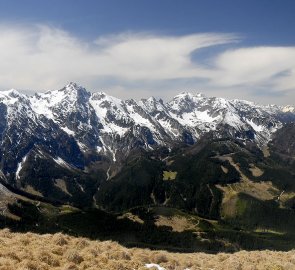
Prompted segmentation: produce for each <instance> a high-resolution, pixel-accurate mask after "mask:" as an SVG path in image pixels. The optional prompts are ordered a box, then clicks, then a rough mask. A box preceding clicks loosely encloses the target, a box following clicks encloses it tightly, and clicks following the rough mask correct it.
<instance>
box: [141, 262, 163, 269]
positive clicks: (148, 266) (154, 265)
mask: <svg viewBox="0 0 295 270" xmlns="http://www.w3.org/2000/svg"><path fill="white" fill-rule="evenodd" d="M145 267H146V268H153V267H155V268H157V270H166V269H165V268H164V267H161V266H160V265H158V264H156V263H147V264H146V265H145Z"/></svg>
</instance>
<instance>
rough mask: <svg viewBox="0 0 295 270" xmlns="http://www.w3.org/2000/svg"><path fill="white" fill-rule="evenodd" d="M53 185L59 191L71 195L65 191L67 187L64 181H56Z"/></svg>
mask: <svg viewBox="0 0 295 270" xmlns="http://www.w3.org/2000/svg"><path fill="white" fill-rule="evenodd" d="M54 185H55V186H56V187H58V188H59V189H61V190H62V191H63V192H64V193H66V194H68V195H70V196H72V194H71V193H70V192H69V191H68V189H67V185H66V182H65V180H63V179H56V180H55V183H54Z"/></svg>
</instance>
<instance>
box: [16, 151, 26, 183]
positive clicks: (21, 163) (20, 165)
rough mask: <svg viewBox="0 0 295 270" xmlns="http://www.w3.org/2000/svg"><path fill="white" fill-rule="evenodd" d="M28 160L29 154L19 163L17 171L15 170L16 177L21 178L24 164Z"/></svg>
mask: <svg viewBox="0 0 295 270" xmlns="http://www.w3.org/2000/svg"><path fill="white" fill-rule="evenodd" d="M26 160H27V155H26V156H24V157H23V159H22V161H21V162H19V163H18V164H17V169H16V172H15V179H19V178H20V177H19V173H20V171H21V170H22V168H23V164H24V163H25V162H26Z"/></svg>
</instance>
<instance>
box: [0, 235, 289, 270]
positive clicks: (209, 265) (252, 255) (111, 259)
mask: <svg viewBox="0 0 295 270" xmlns="http://www.w3.org/2000/svg"><path fill="white" fill-rule="evenodd" d="M0 245H1V248H0V270H49V269H56V270H82V269H83V270H86V269H87V270H134V269H135V270H144V269H164V270H184V269H186V270H188V269H189V270H209V269H211V270H252V269H255V270H278V269H280V270H294V269H295V251H289V252H275V251H268V250H265V251H251V252H247V251H240V252H236V253H233V254H225V253H219V254H216V255H211V254H206V253H170V252H167V251H152V250H149V249H140V248H131V249H128V248H125V247H123V246H121V245H119V244H118V243H116V242H112V241H103V242H100V241H90V240H88V239H86V238H75V237H70V236H67V235H63V234H60V233H59V234H53V235H51V234H44V235H37V234H33V233H25V234H21V233H12V232H10V231H9V230H7V229H4V230H0Z"/></svg>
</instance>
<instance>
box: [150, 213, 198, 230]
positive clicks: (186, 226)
mask: <svg viewBox="0 0 295 270" xmlns="http://www.w3.org/2000/svg"><path fill="white" fill-rule="evenodd" d="M155 225H156V226H168V227H171V228H172V231H174V232H183V231H185V230H197V226H196V225H195V224H194V223H193V222H192V221H191V220H189V219H188V218H186V217H182V216H171V217H165V216H158V217H157V219H156V222H155Z"/></svg>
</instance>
